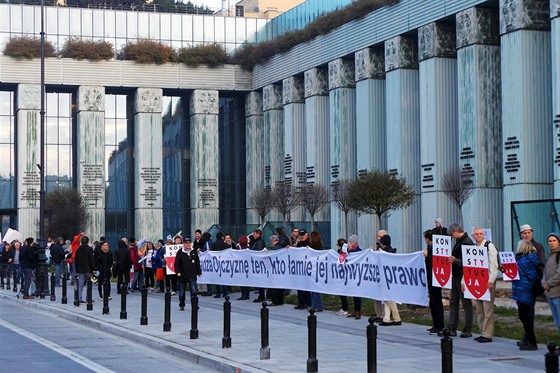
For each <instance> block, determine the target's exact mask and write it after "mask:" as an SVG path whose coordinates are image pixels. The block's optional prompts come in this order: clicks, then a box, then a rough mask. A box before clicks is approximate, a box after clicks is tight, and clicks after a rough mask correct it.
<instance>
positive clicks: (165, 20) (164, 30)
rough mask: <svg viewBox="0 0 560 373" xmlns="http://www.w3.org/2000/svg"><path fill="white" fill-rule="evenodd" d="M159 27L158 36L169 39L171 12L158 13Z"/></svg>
mask: <svg viewBox="0 0 560 373" xmlns="http://www.w3.org/2000/svg"><path fill="white" fill-rule="evenodd" d="M150 27H151V26H150ZM159 29H160V38H161V39H162V40H170V39H171V14H166V13H161V14H160V25H159Z"/></svg>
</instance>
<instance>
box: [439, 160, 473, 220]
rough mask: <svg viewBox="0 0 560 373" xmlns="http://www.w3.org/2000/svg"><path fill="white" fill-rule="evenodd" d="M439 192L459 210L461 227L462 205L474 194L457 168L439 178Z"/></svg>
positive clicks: (469, 184) (467, 181) (468, 181)
mask: <svg viewBox="0 0 560 373" xmlns="http://www.w3.org/2000/svg"><path fill="white" fill-rule="evenodd" d="M441 191H442V192H443V193H444V194H445V195H446V196H447V198H449V199H450V200H451V201H452V202H453V203H454V204H455V205H456V206H457V207H458V208H459V219H460V223H461V225H463V205H464V204H465V202H466V201H467V200H468V199H469V198H470V197H471V196H472V195H473V193H474V189H473V187H472V185H471V182H470V180H467V179H465V178H464V177H463V176H462V175H461V170H460V169H459V168H458V167H455V168H452V169H451V170H449V171H447V172H446V173H445V174H444V175H443V177H442V178H441Z"/></svg>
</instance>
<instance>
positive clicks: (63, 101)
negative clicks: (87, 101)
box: [58, 93, 72, 117]
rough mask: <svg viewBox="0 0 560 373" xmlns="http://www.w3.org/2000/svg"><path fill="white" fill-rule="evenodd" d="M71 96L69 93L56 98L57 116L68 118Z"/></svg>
mask: <svg viewBox="0 0 560 373" xmlns="http://www.w3.org/2000/svg"><path fill="white" fill-rule="evenodd" d="M71 98H72V95H71V94H70V93H59V97H58V115H59V116H61V117H70V116H71V115H72V112H71V111H70V105H71V102H70V100H71Z"/></svg>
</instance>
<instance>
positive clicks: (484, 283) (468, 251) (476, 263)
mask: <svg viewBox="0 0 560 373" xmlns="http://www.w3.org/2000/svg"><path fill="white" fill-rule="evenodd" d="M462 250H463V282H464V284H465V291H464V292H463V294H464V295H465V298H469V299H477V300H490V292H489V291H488V278H489V276H490V271H489V270H488V249H487V248H486V247H485V246H462Z"/></svg>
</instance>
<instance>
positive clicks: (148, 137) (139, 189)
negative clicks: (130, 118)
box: [134, 88, 163, 240]
mask: <svg viewBox="0 0 560 373" xmlns="http://www.w3.org/2000/svg"><path fill="white" fill-rule="evenodd" d="M161 112H162V90H161V89H158V88H138V89H137V90H136V95H135V99H134V234H135V236H136V237H137V238H138V239H140V238H141V237H145V238H147V239H151V240H157V239H158V237H161V236H162V233H163V210H162V197H161V195H162V180H161V168H162V158H163V153H162V148H161V138H162V116H161Z"/></svg>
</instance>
